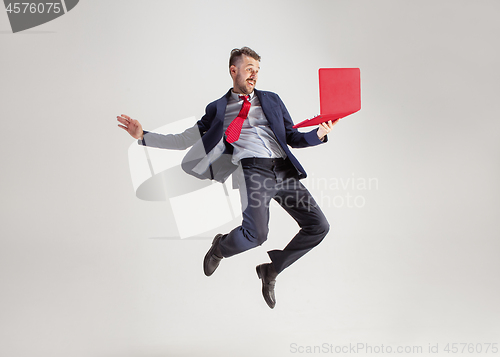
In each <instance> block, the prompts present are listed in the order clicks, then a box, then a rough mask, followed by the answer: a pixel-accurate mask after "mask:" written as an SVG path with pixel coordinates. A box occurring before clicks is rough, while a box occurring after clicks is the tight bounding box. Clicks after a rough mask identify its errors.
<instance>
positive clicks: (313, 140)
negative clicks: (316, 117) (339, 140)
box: [278, 96, 328, 148]
mask: <svg viewBox="0 0 500 357" xmlns="http://www.w3.org/2000/svg"><path fill="white" fill-rule="evenodd" d="M278 102H279V104H280V108H281V112H282V113H283V120H284V123H285V132H286V143H287V144H288V145H290V146H291V147H293V148H305V147H308V146H315V145H319V144H323V143H326V142H327V141H328V138H327V137H326V136H325V138H324V139H323V141H321V140H320V139H319V138H318V129H317V128H315V129H313V130H311V131H309V132H307V133H302V132H300V131H298V130H297V129H294V128H293V121H292V118H291V117H290V114H289V113H288V110H287V109H286V107H285V104H284V103H283V101H282V100H281V98H280V97H279V96H278Z"/></svg>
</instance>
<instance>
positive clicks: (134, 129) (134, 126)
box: [116, 114, 142, 139]
mask: <svg viewBox="0 0 500 357" xmlns="http://www.w3.org/2000/svg"><path fill="white" fill-rule="evenodd" d="M116 119H117V120H118V121H119V122H120V123H121V124H118V126H119V127H120V128H123V129H124V130H126V131H127V133H129V134H130V135H131V136H132V137H133V138H134V139H142V125H141V123H139V121H138V120H135V119H132V118H130V117H129V116H128V115H125V114H122V115H121V116H119V117H116Z"/></svg>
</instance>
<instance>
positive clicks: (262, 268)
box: [256, 264, 277, 309]
mask: <svg viewBox="0 0 500 357" xmlns="http://www.w3.org/2000/svg"><path fill="white" fill-rule="evenodd" d="M269 269H271V270H272V271H273V272H270V271H269ZM256 270H257V276H258V277H259V279H260V280H262V295H263V296H264V300H266V303H267V305H268V306H269V307H270V308H271V309H274V306H275V305H276V298H275V296H274V285H275V284H276V275H277V274H276V273H275V272H274V268H273V267H272V266H271V264H261V265H257V268H256Z"/></svg>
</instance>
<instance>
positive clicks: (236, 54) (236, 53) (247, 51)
mask: <svg viewBox="0 0 500 357" xmlns="http://www.w3.org/2000/svg"><path fill="white" fill-rule="evenodd" d="M243 55H245V56H248V57H252V58H253V59H255V60H257V61H259V62H260V56H259V55H258V54H257V52H255V51H254V50H252V49H251V48H250V47H242V48H235V49H233V50H232V51H231V55H230V56H229V67H231V66H232V65H233V64H234V65H236V62H237V61H238V60H239V59H240V58H241V56H243Z"/></svg>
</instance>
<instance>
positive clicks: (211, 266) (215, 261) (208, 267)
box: [203, 234, 223, 276]
mask: <svg viewBox="0 0 500 357" xmlns="http://www.w3.org/2000/svg"><path fill="white" fill-rule="evenodd" d="M222 237H223V235H222V234H217V235H216V236H215V238H214V240H213V242H212V246H211V247H210V249H209V250H208V252H207V254H206V255H205V259H204V260H203V271H204V272H205V275H206V276H210V275H212V274H213V273H214V271H215V269H217V267H218V266H219V263H220V261H221V260H222V254H220V250H219V242H220V240H221V238H222ZM216 253H219V254H220V255H217V254H216Z"/></svg>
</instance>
